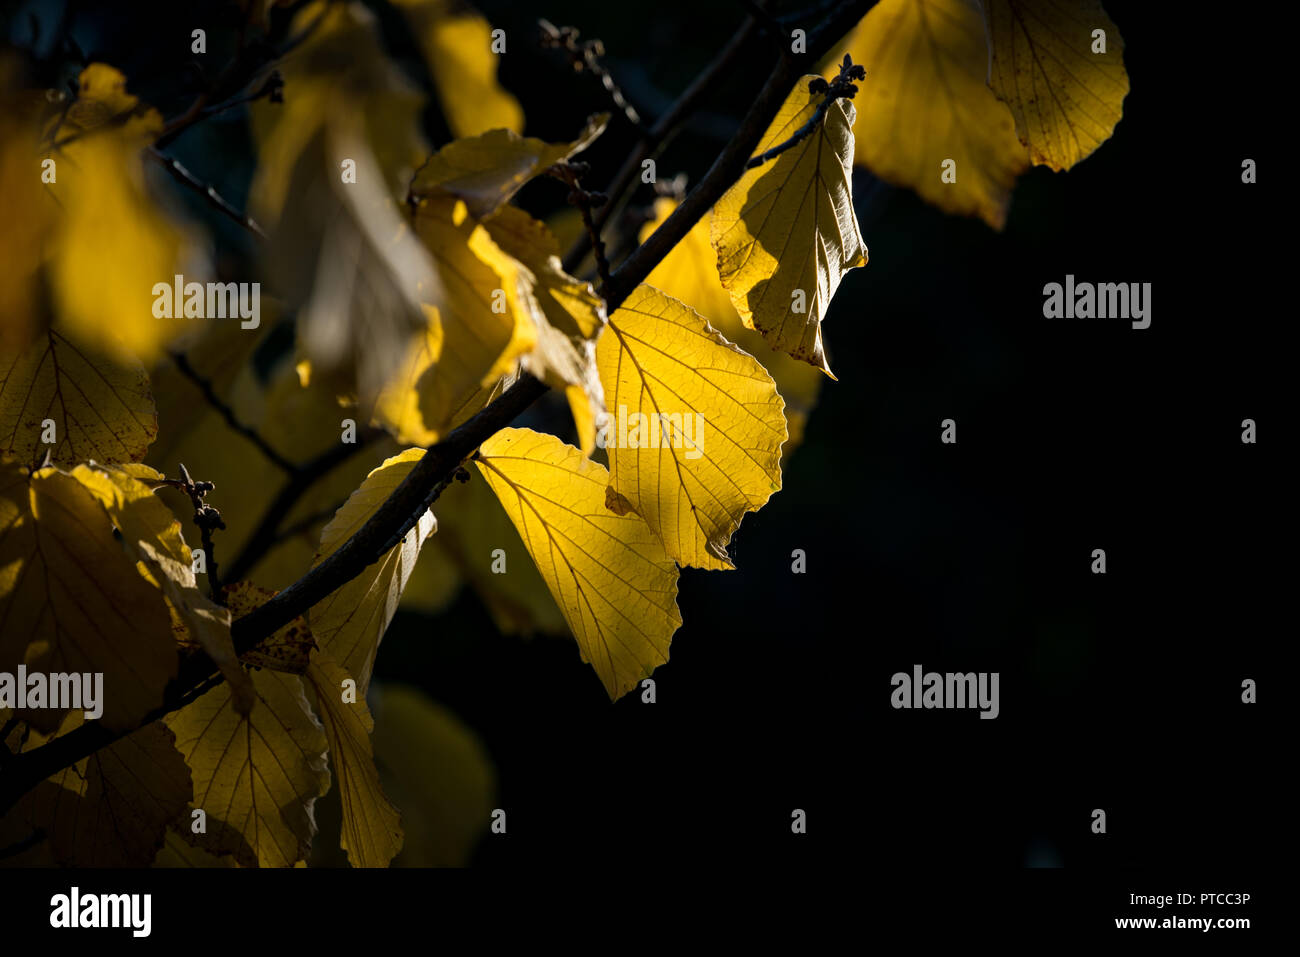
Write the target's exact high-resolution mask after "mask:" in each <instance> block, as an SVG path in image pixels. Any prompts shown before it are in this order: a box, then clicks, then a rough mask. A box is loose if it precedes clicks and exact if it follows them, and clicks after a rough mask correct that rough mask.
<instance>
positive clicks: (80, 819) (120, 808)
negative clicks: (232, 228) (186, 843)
mask: <svg viewBox="0 0 1300 957" xmlns="http://www.w3.org/2000/svg"><path fill="white" fill-rule="evenodd" d="M82 721H83V719H82V716H81V713H80V712H78V711H73V712H70V713H69V714H68V717H67V719H66V720H65V721H64V723H63V726H62V727H61V728H60V734H67V733H68V732H69V731H72V730H73V729H75V728H77V727H79V726H80V725H81V724H82ZM174 741H175V739H174V738H173V736H172V733H171V731H169V730H168V728H167V726H166V725H165V724H163V723H162V722H161V721H154V722H151V723H149V724H146V725H145V726H144V727H142V728H140V729H139V730H138V731H135V732H133V733H131V734H129V735H127V736H126V737H124V738H119V739H118V740H117V741H115V742H113V743H112V744H111V745H109V746H108V747H105V748H101V749H100V750H98V751H96V752H95V753H94V754H92V755H91V756H90V757H88V758H83V759H82V760H80V761H78V762H76V763H75V764H74V765H72V766H71V767H68V768H65V769H64V770H62V771H59V772H57V773H56V774H54V775H53V776H51V777H50V778H48V779H46V780H45V781H43V782H42V783H41V784H40V785H38V786H37V788H36V789H35V790H34V791H33V792H32V794H31V796H30V798H29V799H28V807H27V808H24V809H22V810H20V811H19V812H18V813H23V812H24V811H26V813H27V814H28V820H29V821H30V824H31V826H33V827H35V828H39V829H41V830H43V831H44V832H45V834H46V838H47V840H48V841H49V842H50V845H51V847H52V848H53V851H54V855H55V858H56V859H57V860H58V862H59V863H60V864H61V865H63V866H65V867H147V866H148V865H149V864H150V863H151V862H152V861H153V859H154V856H155V854H157V852H158V850H159V848H160V847H162V845H163V839H164V834H165V832H166V830H167V825H168V824H169V823H171V822H172V821H174V820H176V818H177V817H178V816H180V814H181V812H183V811H184V810H185V806H186V805H187V804H188V803H189V801H190V798H191V797H192V794H193V792H192V789H191V787H190V769H189V768H188V767H186V766H185V761H184V759H182V758H181V756H180V754H179V753H177V751H176V748H175V747H174ZM20 807H21V806H20Z"/></svg>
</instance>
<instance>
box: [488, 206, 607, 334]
mask: <svg viewBox="0 0 1300 957" xmlns="http://www.w3.org/2000/svg"><path fill="white" fill-rule="evenodd" d="M484 225H485V226H486V227H487V231H488V234H489V235H491V237H492V239H493V240H494V241H495V242H496V244H497V245H498V246H500V247H501V249H502V250H503V251H505V252H506V253H507V254H509V255H511V256H513V257H514V258H515V259H517V260H519V261H520V262H521V263H523V265H524V266H526V267H527V268H528V270H529V272H531V273H532V275H533V279H534V289H533V293H534V295H536V297H537V301H538V304H539V305H540V306H541V308H542V311H543V312H544V313H545V314H546V318H547V319H548V320H550V323H551V325H553V326H554V327H555V328H556V329H558V330H559V331H560V332H563V333H564V334H565V335H568V336H576V337H580V338H584V339H593V338H595V336H596V334H597V333H598V332H600V330H601V327H602V326H604V325H605V300H604V299H602V298H600V296H598V295H596V290H595V289H593V288H592V287H591V283H589V282H584V281H583V280H581V279H576V278H574V277H573V276H570V275H569V274H568V273H567V272H565V271H564V266H563V265H562V264H561V262H560V244H559V242H558V241H557V240H556V238H555V236H554V235H553V234H552V233H551V231H550V229H549V228H548V227H547V225H546V224H545V223H543V222H541V221H540V220H536V219H533V217H531V216H529V215H528V214H527V213H525V212H524V211H523V210H522V209H520V208H519V207H518V206H503V207H501V208H500V209H499V210H498V211H497V213H496V215H494V216H493V217H492V218H491V219H489V220H488V221H487V222H486V223H485V224H484Z"/></svg>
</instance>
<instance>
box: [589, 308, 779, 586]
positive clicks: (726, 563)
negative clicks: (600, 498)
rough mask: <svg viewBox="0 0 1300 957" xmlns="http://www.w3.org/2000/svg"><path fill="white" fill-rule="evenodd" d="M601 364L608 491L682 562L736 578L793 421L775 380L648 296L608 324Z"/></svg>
mask: <svg viewBox="0 0 1300 957" xmlns="http://www.w3.org/2000/svg"><path fill="white" fill-rule="evenodd" d="M597 359H598V362H599V365H600V376H601V379H602V380H603V381H604V384H605V395H606V397H607V401H608V403H609V412H610V417H611V421H610V423H609V428H610V432H611V435H610V437H609V438H610V440H609V441H607V443H606V448H607V450H608V452H609V473H610V485H611V487H612V488H613V489H614V490H615V491H616V492H618V494H619V495H621V496H622V497H623V498H624V500H626V501H627V502H628V503H630V505H631V507H632V508H633V509H634V510H635V511H636V513H637V514H638V515H640V516H641V517H642V518H644V519H645V521H646V523H647V524H648V525H649V526H650V528H651V529H652V530H653V531H654V533H655V534H656V535H657V536H658V537H659V540H660V541H661V542H663V545H664V550H665V551H666V552H667V553H668V556H669V557H670V558H672V559H673V560H674V561H676V562H678V563H679V564H682V565H694V566H695V567H697V568H731V567H733V566H732V563H731V559H730V557H729V556H728V555H727V542H729V541H730V540H731V535H732V533H733V532H734V531H735V530H736V529H737V528H738V527H739V525H740V520H741V518H742V517H744V514H745V513H746V512H749V511H755V510H757V509H759V508H761V507H762V506H763V505H764V504H765V503H766V502H767V500H768V499H769V498H770V497H771V495H772V493H773V492H775V491H776V490H777V489H779V488H780V487H781V465H780V460H781V445H782V443H784V442H785V437H786V431H785V417H784V415H783V414H782V402H781V397H780V396H779V395H778V394H777V391H776V384H775V383H774V382H773V381H772V377H771V376H769V375H768V374H767V372H766V370H764V369H763V367H762V366H761V365H759V364H758V360H756V359H755V358H754V357H753V356H751V355H749V354H748V353H745V352H742V351H741V350H740V349H738V348H736V347H735V346H734V345H732V344H731V343H730V342H728V341H727V340H726V339H724V338H723V337H722V335H721V334H720V333H719V332H718V331H717V330H716V329H714V328H713V327H712V326H710V325H709V324H708V322H707V321H706V320H705V319H704V318H703V317H702V316H700V314H699V313H697V312H696V311H695V310H693V309H691V308H690V307H689V306H687V305H685V304H684V303H681V302H679V301H678V300H676V299H673V298H671V297H670V296H666V295H664V294H663V293H662V292H660V291H659V290H658V289H655V288H653V287H651V286H645V285H642V286H638V287H637V288H636V289H634V290H633V291H632V294H631V295H629V296H628V297H627V299H626V301H624V303H623V305H622V306H620V307H619V309H618V310H617V311H616V312H615V313H614V315H612V316H611V317H610V319H609V328H608V329H607V330H606V331H605V332H604V334H603V335H601V337H600V342H599V344H598V345H597ZM625 435H626V442H625V441H624V439H625Z"/></svg>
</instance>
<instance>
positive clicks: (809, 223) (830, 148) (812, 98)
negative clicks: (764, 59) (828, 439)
mask: <svg viewBox="0 0 1300 957" xmlns="http://www.w3.org/2000/svg"><path fill="white" fill-rule="evenodd" d="M814 79H817V78H816V77H814V76H805V77H803V78H802V79H801V80H800V81H799V82H798V83H797V84H796V85H795V88H794V91H793V92H792V93H791V94H790V96H789V97H788V98H787V99H786V101H785V103H784V104H782V106H781V109H780V111H779V112H778V113H777V115H776V119H774V120H773V121H772V125H771V126H769V127H768V128H767V132H766V133H764V134H763V138H762V140H761V141H760V142H759V144H758V147H757V150H756V152H758V153H762V152H766V151H767V150H769V149H771V148H772V147H774V146H776V145H777V144H779V143H783V142H785V141H786V140H788V139H790V137H791V136H793V135H794V133H795V131H796V130H798V129H800V128H801V127H803V126H804V125H805V124H807V123H808V121H809V120H810V119H812V117H813V115H814V114H815V113H816V112H817V107H818V105H819V104H820V103H821V101H822V97H821V96H820V95H814V94H812V93H809V92H808V83H809V81H810V80H814ZM852 126H853V105H852V104H851V103H849V102H848V101H847V100H836V101H834V102H833V103H831V105H830V106H829V107H828V108H827V110H826V115H825V118H824V119H823V120H822V122H821V123H820V124H818V126H817V129H816V130H814V131H813V132H812V133H811V134H809V135H808V136H807V137H805V138H804V139H803V140H802V141H801V142H799V143H798V144H796V145H795V146H793V147H791V148H790V149H788V150H786V151H785V152H783V153H781V154H779V155H778V156H777V157H776V158H775V159H774V160H771V161H769V162H767V163H764V164H763V165H762V166H759V167H757V168H755V169H751V170H748V171H747V172H746V173H745V174H744V175H743V176H742V177H741V178H740V180H739V181H738V182H737V183H736V184H735V185H734V186H732V187H731V189H729V190H727V192H726V193H724V194H723V196H722V198H721V199H720V200H718V203H717V205H716V206H714V208H713V219H712V233H711V238H712V242H713V248H714V249H715V250H717V256H718V275H719V276H720V277H721V279H722V285H723V286H724V287H725V288H726V290H727V292H728V293H730V295H731V301H732V303H733V304H734V305H735V307H736V311H737V312H738V313H740V318H741V320H742V321H744V323H745V325H746V326H748V327H749V328H751V329H756V330H758V331H759V332H761V333H762V334H763V338H764V339H766V340H767V341H768V343H769V344H770V345H771V346H772V348H774V349H778V350H780V351H781V352H787V353H789V354H790V355H792V356H794V357H795V358H796V359H802V360H803V361H804V362H808V363H810V364H812V365H814V366H817V367H818V368H819V369H821V370H822V371H823V372H825V373H826V374H827V375H831V369H830V366H829V365H828V364H827V362H826V354H825V350H824V348H823V346H822V329H821V321H822V318H823V316H825V314H826V309H827V308H828V307H829V306H830V302H831V298H832V297H833V296H834V295H835V290H836V289H838V288H839V284H840V279H841V278H842V277H843V275H844V274H845V273H846V272H848V271H849V270H850V269H853V268H854V267H856V266H863V265H866V262H867V247H866V244H865V243H863V241H862V233H861V232H859V230H858V218H857V216H856V215H855V214H854V212H853V190H852V182H851V164H852V157H853V131H852ZM832 378H834V376H832Z"/></svg>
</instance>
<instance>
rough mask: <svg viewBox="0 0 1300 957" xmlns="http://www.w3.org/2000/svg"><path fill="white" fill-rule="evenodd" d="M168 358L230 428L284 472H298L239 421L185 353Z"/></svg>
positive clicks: (250, 428)
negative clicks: (191, 363)
mask: <svg viewBox="0 0 1300 957" xmlns="http://www.w3.org/2000/svg"><path fill="white" fill-rule="evenodd" d="M167 357H168V358H169V359H171V360H172V362H173V363H174V364H175V366H176V369H177V371H179V372H180V374H181V375H183V376H185V378H187V379H189V380H190V382H192V383H193V384H194V385H195V387H197V388H198V390H199V391H200V392H202V393H203V398H204V400H206V401H207V403H208V405H210V406H212V408H213V409H214V410H215V411H216V412H217V413H218V414H219V415H220V416H221V417H222V418H223V419H225V421H226V425H228V426H230V428H231V429H232V430H234V431H235V432H237V433H238V434H239V435H242V436H243V437H244V438H245V439H247V440H248V441H249V442H251V443H253V445H255V446H256V447H257V450H258V451H259V452H261V453H262V455H263V456H264V457H265V458H266V460H267V461H269V462H271V463H272V464H274V465H276V466H278V467H279V468H280V469H281V470H282V471H284V472H285V473H287V474H289V475H293V474H294V473H295V472H297V471H298V466H296V465H294V464H293V463H292V462H290V461H289V460H288V459H286V458H285V457H284V456H283V455H281V454H280V453H279V452H277V451H276V450H275V449H273V448H271V446H270V444H269V443H268V442H267V441H266V439H264V438H262V436H261V435H259V434H258V432H257V430H256V429H254V428H253V427H252V426H250V425H245V424H244V423H243V422H240V421H239V417H238V416H236V415H235V410H234V409H232V408H231V407H230V406H229V405H227V404H226V403H225V402H224V401H222V399H221V397H220V396H218V395H217V391H216V389H215V388H213V385H212V383H211V381H209V380H208V379H206V378H204V377H203V376H202V375H200V374H199V372H198V370H197V369H195V368H194V366H192V365H190V360H189V357H188V356H186V355H185V353H183V352H180V351H178V350H169V351H168V353H167Z"/></svg>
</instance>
